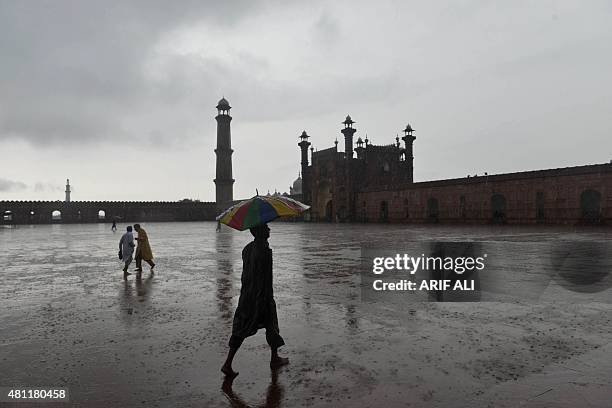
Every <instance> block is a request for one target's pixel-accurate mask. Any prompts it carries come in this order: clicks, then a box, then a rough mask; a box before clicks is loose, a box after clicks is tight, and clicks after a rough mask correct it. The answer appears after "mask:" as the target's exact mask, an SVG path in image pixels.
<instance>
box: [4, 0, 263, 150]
mask: <svg viewBox="0 0 612 408" xmlns="http://www.w3.org/2000/svg"><path fill="white" fill-rule="evenodd" d="M256 7H262V5H261V4H259V3H257V2H251V1H244V2H216V1H214V2H213V1H181V2H180V3H172V2H167V1H146V2H144V1H143V2H133V1H132V2H123V1H116V2H82V1H61V2H56V1H48V2H33V1H23V2H16V1H3V2H0V50H2V51H1V52H2V63H1V64H0V87H1V88H2V93H0V107H1V109H0V141H1V140H4V139H9V138H21V139H25V140H27V141H29V142H32V143H35V144H61V143H72V142H74V141H77V140H78V141H80V142H81V141H88V140H96V139H97V140H99V139H102V140H106V139H111V140H113V139H117V138H120V137H137V138H138V137H141V136H142V135H139V134H137V133H134V132H133V128H131V126H130V124H131V123H130V122H131V121H132V118H133V117H134V116H136V117H139V116H140V115H143V112H147V111H155V110H157V109H160V106H159V105H160V104H163V101H161V102H160V101H159V100H157V99H156V97H157V95H156V94H155V90H154V89H152V86H151V84H150V83H149V82H148V81H147V78H146V75H144V73H143V61H145V60H146V59H147V57H148V56H149V55H150V53H151V48H152V47H153V46H154V45H155V43H156V41H157V40H158V39H159V37H160V36H161V35H162V34H164V33H166V32H168V31H171V30H173V29H176V28H180V27H181V26H183V25H186V24H191V23H194V22H205V23H207V24H211V25H217V26H231V25H234V24H236V23H237V22H239V21H240V19H241V18H242V16H244V15H245V14H247V13H250V12H251V11H252V10H253V9H254V8H256ZM209 102H210V100H209ZM151 127H152V128H155V127H154V126H151Z"/></svg>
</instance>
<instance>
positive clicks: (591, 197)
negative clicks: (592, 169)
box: [580, 190, 601, 224]
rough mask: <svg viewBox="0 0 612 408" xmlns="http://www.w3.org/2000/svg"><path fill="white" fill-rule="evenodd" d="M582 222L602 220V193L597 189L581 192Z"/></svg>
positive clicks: (595, 222) (598, 221) (596, 222)
mask: <svg viewBox="0 0 612 408" xmlns="http://www.w3.org/2000/svg"><path fill="white" fill-rule="evenodd" d="M580 210H581V212H582V222H584V223H587V224H599V223H600V222H601V193H600V192H599V191H596V190H585V191H583V192H582V194H580Z"/></svg>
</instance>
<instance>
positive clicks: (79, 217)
mask: <svg viewBox="0 0 612 408" xmlns="http://www.w3.org/2000/svg"><path fill="white" fill-rule="evenodd" d="M76 216H77V220H78V221H83V215H82V214H81V210H77V213H76Z"/></svg>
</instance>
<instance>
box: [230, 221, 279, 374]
mask: <svg viewBox="0 0 612 408" xmlns="http://www.w3.org/2000/svg"><path fill="white" fill-rule="evenodd" d="M250 231H251V234H253V236H254V237H255V239H254V240H253V241H252V242H250V243H249V244H247V246H245V247H244V249H243V250H242V264H243V267H242V279H241V281H242V287H241V288H240V299H239V300H238V307H237V308H236V313H235V314H234V322H233V324H232V335H231V337H230V340H229V353H228V355H227V359H226V360H225V364H223V367H221V371H222V372H223V373H224V374H226V375H227V376H229V377H235V376H237V375H238V373H237V372H235V371H234V370H233V369H232V361H233V360H234V355H235V354H236V352H237V351H238V348H240V345H241V344H242V342H243V341H244V339H246V338H247V337H249V336H252V335H254V334H255V333H257V330H259V329H266V341H267V342H268V345H269V346H270V350H271V353H272V354H271V357H270V367H271V368H276V367H280V366H283V365H285V364H288V363H289V359H288V358H283V357H279V355H278V348H279V347H281V346H282V345H284V344H285V341H284V340H283V338H282V337H281V335H280V333H279V329H278V318H277V316H276V303H275V302H274V291H273V289H272V250H271V249H270V246H269V245H268V238H269V237H270V228H269V227H268V225H267V224H264V225H261V226H258V227H255V228H251V230H250Z"/></svg>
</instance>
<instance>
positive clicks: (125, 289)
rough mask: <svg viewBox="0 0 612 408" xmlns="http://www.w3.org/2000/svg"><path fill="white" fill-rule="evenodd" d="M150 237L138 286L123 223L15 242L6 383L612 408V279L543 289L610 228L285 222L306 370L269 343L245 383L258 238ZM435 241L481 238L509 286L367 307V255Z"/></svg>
mask: <svg viewBox="0 0 612 408" xmlns="http://www.w3.org/2000/svg"><path fill="white" fill-rule="evenodd" d="M143 226H144V227H145V229H146V230H147V232H148V235H149V238H150V241H151V246H152V248H153V252H154V255H155V260H156V263H157V266H156V273H155V275H153V276H151V275H149V274H148V272H147V270H148V267H147V266H146V265H145V273H144V274H143V277H142V280H136V279H135V278H134V276H130V277H129V278H128V280H127V281H124V280H123V278H122V273H121V267H122V264H121V263H120V262H119V260H118V259H117V250H118V245H117V244H118V240H119V238H120V236H121V233H120V232H117V233H115V234H113V233H112V232H111V231H110V225H107V224H86V225H40V226H19V228H16V229H0V244H1V245H0V266H1V270H0V279H1V282H2V285H0V295H1V298H2V307H1V308H0V367H2V368H1V370H0V386H44V387H67V388H69V392H70V400H71V402H70V404H58V405H55V404H52V403H45V404H38V405H33V406H45V407H51V406H82V407H109V406H120V407H138V406H142V407H227V406H235V407H243V406H266V407H302V406H305V407H319V406H324V407H338V406H350V407H352V406H355V407H383V406H384V407H395V406H398V407H399V406H413V407H429V406H431V407H474V406H484V407H486V406H490V407H504V406H508V407H516V406H525V407H549V406H558V407H576V406H581V407H611V406H612V313H611V312H612V304H611V300H612V294H611V291H610V289H609V284H610V279H611V278H610V277H609V276H602V277H600V278H598V280H597V282H596V284H595V285H590V286H588V288H587V289H586V290H582V289H581V288H580V287H576V286H575V285H574V286H572V282H571V279H569V283H568V280H567V279H565V280H564V279H561V278H558V277H554V276H553V277H552V278H551V279H547V280H546V279H545V280H542V279H539V280H538V279H534V280H532V281H530V279H529V276H531V272H533V271H536V272H537V271H543V270H547V269H550V270H554V269H555V268H559V264H558V262H557V260H558V259H557V258H558V257H559V256H558V254H557V253H556V252H555V251H557V250H558V249H559V248H561V249H562V251H561V252H563V249H564V248H568V247H570V248H575V247H578V248H581V250H583V251H586V256H587V257H590V259H591V260H592V259H593V258H595V259H596V260H598V259H599V258H601V259H604V258H606V256H608V257H610V256H612V253H609V251H608V248H610V244H612V241H611V238H610V235H612V234H610V230H603V229H592V230H588V229H587V230H580V231H575V230H570V229H560V228H535V227H521V228H515V227H443V226H395V225H350V226H349V225H330V224H301V223H281V222H277V223H272V224H270V227H271V230H272V231H271V238H270V246H271V248H272V249H273V251H274V277H275V282H274V290H275V298H276V303H277V307H278V318H279V324H280V329H281V334H282V335H283V337H284V339H285V342H286V343H287V345H286V346H284V347H283V348H282V349H281V354H282V355H285V356H287V357H289V358H290V365H288V366H286V367H283V368H281V369H279V370H277V371H274V372H272V371H271V370H270V368H269V366H268V360H269V349H268V347H267V344H266V342H265V336H264V333H263V331H260V333H258V334H257V335H256V336H254V337H251V338H249V339H247V340H246V341H245V343H244V345H243V346H242V348H241V349H240V350H239V352H238V354H237V356H236V359H235V361H234V365H235V366H234V368H235V370H237V371H239V372H240V375H239V376H238V377H237V378H236V379H235V380H234V382H233V384H232V385H231V386H230V385H229V384H227V383H226V384H224V383H223V376H222V374H221V373H220V371H219V368H220V367H221V364H222V363H223V360H224V357H225V354H226V352H227V346H226V345H227V340H228V338H229V335H230V332H231V320H232V315H233V311H234V308H235V306H236V304H237V300H238V295H239V291H240V274H241V268H242V263H241V258H240V254H241V250H242V248H243V247H244V245H246V244H247V243H248V242H249V241H250V240H251V236H250V234H249V233H248V232H237V231H233V230H230V229H228V228H225V227H224V229H223V230H222V231H221V232H219V233H216V232H215V227H216V224H215V223H151V224H147V225H144V224H143ZM119 227H120V230H121V229H123V226H122V225H119ZM432 240H433V241H445V240H447V241H477V242H479V243H480V244H481V245H482V247H483V248H484V249H483V250H485V251H487V252H488V253H489V254H490V259H491V262H493V263H494V264H496V267H497V269H496V270H497V271H500V270H501V271H502V272H503V273H505V276H506V279H505V280H504V284H505V285H506V286H505V290H501V291H496V290H495V288H492V289H491V291H490V292H489V291H487V290H486V289H487V288H485V287H484V286H483V289H485V290H483V293H482V296H481V297H480V301H478V302H434V301H410V302H407V301H403V300H400V301H397V297H396V298H394V299H389V300H388V301H387V300H385V299H378V300H377V301H372V300H369V301H367V300H365V299H362V295H363V293H362V288H361V287H360V284H361V277H360V273H359V272H360V268H361V262H360V257H361V250H362V247H364V246H368V247H376V248H383V249H388V250H391V251H398V252H402V251H404V250H405V249H406V248H411V249H414V248H417V247H419V246H420V245H421V246H422V243H423V242H426V241H427V242H428V241H432ZM589 251H591V252H589ZM600 266H601V265H600ZM604 266H605V265H604ZM133 267H134V265H133V264H132V268H133ZM604 269H605V268H604ZM536 275H537V274H536ZM529 282H531V283H529ZM574 283H575V282H574ZM498 286H499V285H498ZM502 286H503V285H502ZM0 405H2V403H0ZM5 406H16V407H25V406H29V405H28V404H27V403H24V402H20V403H14V404H5Z"/></svg>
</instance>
